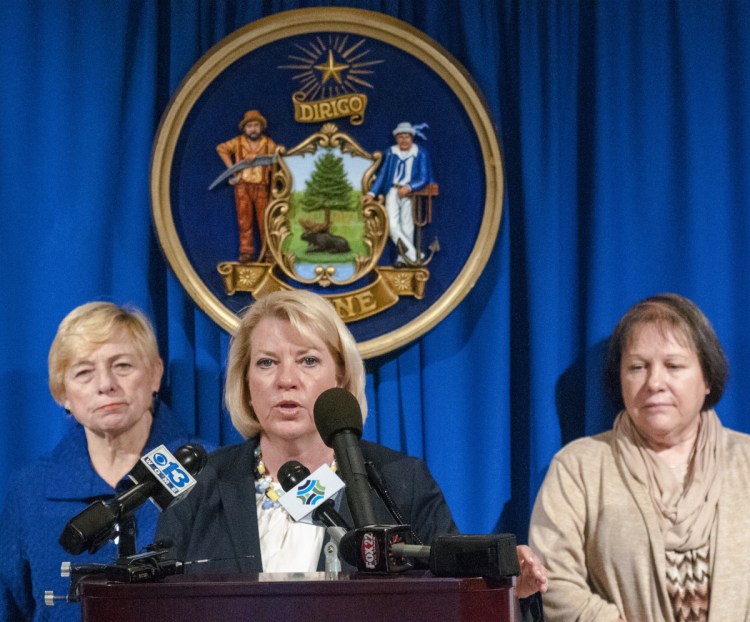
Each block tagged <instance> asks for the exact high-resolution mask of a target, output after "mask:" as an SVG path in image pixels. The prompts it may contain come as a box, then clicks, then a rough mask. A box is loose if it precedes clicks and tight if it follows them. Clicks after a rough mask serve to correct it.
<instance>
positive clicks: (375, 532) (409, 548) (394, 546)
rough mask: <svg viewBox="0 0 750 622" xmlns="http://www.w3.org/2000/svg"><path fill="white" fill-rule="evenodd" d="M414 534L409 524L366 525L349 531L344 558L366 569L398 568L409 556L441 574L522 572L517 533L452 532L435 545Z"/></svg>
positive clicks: (344, 541) (343, 541)
mask: <svg viewBox="0 0 750 622" xmlns="http://www.w3.org/2000/svg"><path fill="white" fill-rule="evenodd" d="M410 537H411V532H410V529H409V527H408V526H407V525H398V526H393V527H382V526H377V525H374V526H371V527H364V528H360V529H355V530H354V531H350V532H349V533H347V534H345V535H344V537H343V538H342V539H341V543H340V544H339V552H340V554H341V557H342V558H343V559H344V561H346V562H347V563H349V564H351V565H352V566H355V567H356V568H357V570H361V571H366V572H386V573H388V572H398V571H400V570H403V569H404V568H405V567H406V566H407V565H406V560H407V558H411V559H420V560H427V561H429V567H430V572H432V574H434V575H436V576H439V577H486V578H489V579H501V578H503V577H510V576H515V575H518V574H519V573H520V572H521V568H520V565H519V563H518V554H517V553H516V537H515V536H514V535H513V534H509V533H502V534H494V535H453V534H449V535H444V536H439V537H437V538H436V539H435V540H434V542H433V543H432V545H431V546H424V545H416V544H411V543H410V542H409V538H410Z"/></svg>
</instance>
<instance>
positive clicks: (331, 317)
mask: <svg viewBox="0 0 750 622" xmlns="http://www.w3.org/2000/svg"><path fill="white" fill-rule="evenodd" d="M266 317H272V318H277V319H280V320H285V321H287V322H289V323H290V324H291V325H292V327H293V328H294V329H295V330H296V331H297V332H299V334H300V335H301V336H302V337H303V338H304V339H310V340H312V338H313V337H316V338H318V339H321V340H322V341H323V343H325V345H326V346H327V347H328V350H329V352H330V353H331V356H332V357H333V360H334V362H335V363H336V367H337V370H338V375H339V382H340V386H341V387H343V388H344V389H346V390H347V391H349V392H350V393H351V394H352V395H354V397H356V398H357V401H358V402H359V405H360V407H361V408H362V423H364V421H365V418H366V417H367V400H366V399H365V366H364V363H363V362H362V357H361V355H360V353H359V349H358V348H357V343H356V342H355V341H354V337H353V336H352V334H351V333H350V332H349V329H348V328H347V327H346V324H344V322H343V320H342V319H341V318H340V317H339V316H338V314H337V313H336V310H335V309H334V308H333V305H332V304H331V303H330V302H328V301H327V300H326V299H325V298H323V297H322V296H318V295H316V294H313V293H312V292H308V291H305V290H302V289H293V290H281V291H276V292H273V293H270V294H267V295H265V296H263V297H261V298H259V299H258V300H257V301H256V302H255V303H253V304H252V305H251V306H250V307H248V308H247V309H246V310H245V312H244V313H243V314H242V316H241V318H240V325H239V328H238V329H237V332H236V333H235V334H234V336H233V337H232V341H231V343H230V345H229V358H228V362H227V377H226V382H225V385H224V402H225V403H226V406H227V410H228V411H229V415H230V417H231V419H232V423H233V424H234V427H235V428H236V429H237V431H238V432H239V433H240V434H242V436H243V437H244V438H250V437H252V436H256V435H257V434H259V433H260V423H259V422H258V417H257V415H256V414H255V411H254V410H253V406H252V396H251V395H250V387H249V386H248V379H247V375H248V371H249V368H250V362H251V361H250V355H251V350H252V333H253V330H254V329H255V327H256V326H257V325H258V322H260V321H261V320H262V319H263V318H266Z"/></svg>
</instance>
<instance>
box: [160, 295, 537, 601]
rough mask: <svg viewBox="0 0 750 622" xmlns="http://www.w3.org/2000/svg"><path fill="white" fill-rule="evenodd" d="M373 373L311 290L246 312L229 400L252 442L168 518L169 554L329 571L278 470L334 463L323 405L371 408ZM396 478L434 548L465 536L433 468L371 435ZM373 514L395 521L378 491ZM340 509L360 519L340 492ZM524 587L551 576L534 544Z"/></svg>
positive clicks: (386, 471)
mask: <svg viewBox="0 0 750 622" xmlns="http://www.w3.org/2000/svg"><path fill="white" fill-rule="evenodd" d="M364 385H365V371H364V365H363V363H362V359H361V357H360V354H359V351H358V349H357V345H356V343H355V341H354V338H353V337H352V335H351V333H350V332H349V330H348V329H347V328H346V326H345V324H344V322H343V321H342V320H341V319H340V318H339V317H338V315H337V314H336V312H335V310H334V308H333V306H332V305H331V304H330V303H329V302H328V301H327V300H325V299H324V298H322V297H320V296H317V295H315V294H313V293H310V292H306V291H303V290H291V291H278V292H274V293H272V294H269V295H267V296H265V297H262V298H260V299H259V300H257V301H256V302H255V303H253V305H252V306H251V307H249V309H248V310H247V311H246V312H245V313H244V314H243V316H242V318H241V321H240V325H239V328H238V330H237V332H236V334H235V335H234V337H233V338H232V342H231V345H230V349H229V360H228V365H227V376H226V385H225V402H226V405H227V408H228V410H229V413H230V416H231V418H232V423H233V424H234V426H235V428H237V430H238V431H239V432H240V433H241V434H242V435H243V436H244V437H245V438H246V439H247V440H246V441H245V442H244V443H241V444H239V445H235V446H231V447H224V448H222V449H219V450H218V451H216V452H214V453H213V454H212V455H211V456H210V457H209V462H208V465H207V466H206V467H205V468H204V469H203V471H202V472H201V473H200V474H199V475H198V477H197V480H198V484H197V485H196V487H195V489H194V490H193V491H192V492H191V493H190V495H189V496H188V497H187V499H185V501H183V502H181V503H179V504H176V505H174V506H172V507H170V508H168V509H167V510H166V511H165V512H164V513H163V514H162V516H161V518H160V522H159V528H158V530H157V538H160V539H169V540H171V541H172V543H173V544H174V548H173V550H172V551H171V555H172V556H173V557H175V558H177V559H180V560H182V561H190V560H207V561H206V562H205V563H193V564H190V565H189V566H188V567H187V569H186V570H187V571H188V572H203V573H217V572H310V571H316V570H323V568H324V558H323V554H322V548H323V543H324V538H325V530H324V528H323V527H320V526H317V525H311V524H305V523H302V522H295V521H294V520H293V519H292V518H291V516H290V515H289V514H288V513H287V511H286V510H285V509H284V508H283V507H281V506H280V505H279V501H278V497H279V494H280V493H281V491H282V489H281V486H280V485H279V483H278V480H277V474H278V471H279V469H280V468H281V466H282V465H284V464H285V463H287V462H288V461H290V460H296V461H298V462H300V463H301V464H302V465H304V466H305V467H307V469H309V470H310V472H314V471H315V470H316V469H318V468H319V467H321V466H322V465H324V464H327V465H329V466H331V467H332V468H333V469H334V470H335V468H336V461H335V456H334V451H333V449H331V447H328V446H327V445H326V444H325V443H324V442H323V439H322V438H321V436H320V434H319V432H318V429H317V427H316V424H315V420H314V405H315V402H316V400H317V398H318V396H319V395H320V394H321V393H322V392H323V391H325V390H327V389H331V388H333V387H340V388H343V389H346V390H347V391H349V392H350V393H351V394H352V395H354V397H355V398H356V400H357V401H358V403H359V406H360V409H361V414H362V419H363V420H364V418H365V417H366V414H367V403H366V401H365V393H364ZM361 448H362V453H363V455H364V460H365V461H371V462H373V463H374V464H375V466H376V468H377V469H378V470H379V471H380V473H381V474H382V475H383V477H384V479H385V480H386V482H388V483H389V484H390V485H391V486H392V489H391V494H392V496H393V498H394V500H395V502H396V504H397V505H398V507H399V508H400V510H401V512H402V513H403V515H404V519H405V523H406V524H408V525H410V526H411V527H412V528H413V530H414V531H415V532H416V534H417V535H418V536H419V537H420V538H421V540H422V541H423V542H424V543H425V544H430V542H431V541H432V540H433V539H434V538H435V537H436V536H439V535H443V534H450V533H456V532H457V528H456V525H455V523H454V522H453V518H452V516H451V512H450V510H449V509H448V506H447V504H446V502H445V498H444V497H443V494H442V492H441V490H440V488H439V486H438V484H437V483H436V482H435V480H434V479H433V478H432V476H431V475H430V472H429V470H428V468H427V465H426V464H425V463H424V462H423V461H422V460H419V459H416V458H411V457H408V456H405V455H404V454H401V453H399V452H396V451H393V450H391V449H388V448H386V447H383V446H380V445H376V444H373V443H368V442H365V441H362V442H361ZM372 506H373V512H374V515H375V519H376V521H377V522H378V523H379V524H392V523H393V518H392V517H391V516H390V514H389V513H388V511H387V508H386V506H385V504H384V503H382V501H381V500H380V499H379V498H378V497H376V496H373V497H372ZM338 512H339V514H340V515H341V516H342V517H343V518H344V520H346V521H347V522H349V524H351V516H352V513H351V509H350V508H349V506H348V504H347V500H346V498H344V499H342V503H341V506H340V508H339V510H338ZM519 554H521V555H523V559H522V562H523V563H522V568H523V572H522V576H521V579H519V585H518V591H519V595H522V596H528V595H529V594H532V593H534V592H536V591H538V590H539V589H540V588H542V589H544V588H546V576H545V574H544V569H543V568H542V566H541V564H540V563H539V562H536V561H533V556H531V552H530V550H529V549H528V547H523V548H522V549H521V553H519Z"/></svg>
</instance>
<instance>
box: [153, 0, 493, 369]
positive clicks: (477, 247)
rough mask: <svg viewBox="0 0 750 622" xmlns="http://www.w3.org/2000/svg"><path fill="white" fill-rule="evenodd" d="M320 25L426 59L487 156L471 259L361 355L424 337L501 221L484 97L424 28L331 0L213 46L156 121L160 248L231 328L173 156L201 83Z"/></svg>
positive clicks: (459, 293)
mask: <svg viewBox="0 0 750 622" xmlns="http://www.w3.org/2000/svg"><path fill="white" fill-rule="evenodd" d="M321 30H323V31H325V32H334V33H335V32H341V33H350V34H357V35H362V36H366V37H370V38H374V39H378V40H380V41H381V42H383V43H387V44H389V45H391V46H393V47H394V48H397V49H399V50H401V51H402V52H405V53H407V54H409V55H411V56H413V57H415V58H417V59H418V60H420V61H421V62H423V63H424V64H425V65H426V66H427V67H429V68H430V69H431V70H432V71H434V72H435V73H436V74H437V75H438V76H439V77H440V78H441V79H442V80H443V81H444V82H445V84H446V85H447V86H448V87H449V88H450V89H451V90H452V91H453V93H454V94H455V95H456V97H457V98H458V100H459V101H460V102H461V104H462V106H463V107H464V110H465V112H466V115H467V117H468V118H469V120H470V121H471V124H472V125H473V127H474V130H475V132H476V136H477V140H478V142H479V145H480V148H481V153H482V160H483V162H484V174H485V179H486V189H485V206H484V212H483V217H482V222H481V225H480V229H479V233H478V235H477V239H476V241H475V244H474V247H473V249H472V251H471V254H470V255H469V257H468V259H467V261H466V263H465V264H464V266H463V267H462V269H461V271H460V272H459V274H458V276H457V277H456V279H455V280H454V281H453V283H452V284H451V285H450V286H449V287H448V288H447V289H446V290H445V292H443V294H442V295H441V296H440V298H438V300H437V301H436V302H435V303H433V304H432V306H431V307H430V308H429V309H427V310H426V311H424V312H423V313H422V314H420V315H419V316H417V317H416V318H414V319H413V320H411V321H410V322H408V323H406V324H404V325H403V326H400V327H398V328H396V329H394V330H393V331H391V332H390V333H387V334H384V335H381V336H379V337H376V338H373V339H369V340H367V341H363V342H361V343H359V349H360V353H361V354H362V356H363V357H364V358H371V357H374V356H379V355H381V354H386V353H388V352H390V351H392V350H395V349H396V348H399V347H401V346H403V345H406V344H408V343H410V342H411V341H413V340H415V339H417V338H419V337H421V336H422V335H423V334H424V333H426V332H427V331H428V330H430V329H431V328H432V327H434V326H435V325H436V324H438V322H440V321H441V320H442V319H443V318H444V317H445V316H447V315H448V313H450V312H451V311H452V310H453V309H454V308H455V307H456V306H457V305H458V304H459V303H460V302H461V301H462V300H463V298H464V297H465V296H466V294H467V293H468V292H469V290H470V289H471V288H472V287H473V286H474V284H475V283H476V282H477V280H478V279H479V276H480V275H481V273H482V270H483V269H484V267H485V265H486V264H487V261H488V259H489V256H490V253H491V252H492V248H493V246H494V244H495V239H496V238H497V232H498V229H499V227H500V217H501V213H502V205H503V187H504V183H503V179H504V178H503V164H502V154H501V151H500V146H499V144H498V141H497V136H496V134H495V131H494V128H493V125H492V122H491V120H490V117H489V114H488V111H487V107H486V105H485V103H484V99H483V97H482V95H481V94H480V92H479V89H478V87H477V85H476V84H475V82H474V80H473V79H472V78H471V76H470V75H469V74H468V72H467V71H466V70H465V69H464V68H463V67H462V66H461V65H460V63H459V62H458V61H457V60H456V59H455V58H454V57H453V56H451V54H450V53H449V52H447V51H446V50H445V49H443V48H442V47H441V46H440V45H439V44H438V43H436V42H435V41H433V40H432V39H430V38H429V37H428V36H427V35H425V34H424V33H423V32H421V31H419V30H417V29H416V28H414V27H412V26H410V25H409V24H406V23H405V22H402V21H401V20H398V19H395V18H392V17H389V16H387V15H384V14H382V13H376V12H374V11H366V10H362V9H351V8H329V7H326V8H310V9H297V10H292V11H285V12H282V13H277V14H275V15H272V16H270V17H266V18H263V19H260V20H258V21H255V22H252V23H250V24H248V25H247V26H245V27H243V28H240V29H239V30H237V31H235V32H234V33H232V34H231V35H229V36H228V37H226V38H225V39H223V40H222V41H220V42H219V43H217V44H216V45H214V46H213V47H212V48H211V49H210V50H209V51H208V52H206V54H205V55H204V56H203V57H202V58H201V59H200V60H199V61H198V62H197V63H196V64H195V65H194V66H193V68H192V69H191V71H190V72H189V73H188V75H187V76H186V77H185V79H184V80H183V81H182V84H181V85H180V87H179V88H178V90H177V92H176V94H175V95H174V97H173V99H172V101H171V103H170V105H169V107H168V108H167V110H166V112H165V114H164V116H163V118H162V120H161V123H160V125H159V129H158V131H157V136H156V140H155V143H154V151H153V158H152V162H151V200H152V202H153V206H152V211H153V218H154V224H155V227H156V230H157V235H158V238H159V242H160V244H161V246H162V249H163V251H164V253H165V255H166V256H167V259H168V261H169V263H170V265H171V266H172V269H173V270H174V271H175V274H176V275H177V278H178V279H179V280H180V282H181V283H182V285H183V287H184V288H185V289H186V290H187V292H188V294H189V295H190V296H191V298H193V300H194V301H195V302H196V303H197V304H198V306H199V307H200V308H201V309H202V310H203V311H204V312H206V313H207V314H208V315H209V316H210V317H211V318H212V319H213V320H214V321H215V322H216V323H217V324H219V326H221V327H222V328H223V329H224V330H226V331H228V332H229V333H234V332H235V331H236V329H237V327H238V325H239V318H238V317H237V315H236V314H235V313H234V312H233V311H232V310H230V309H228V308H227V307H226V306H225V305H224V304H223V303H222V302H221V301H220V300H219V299H218V298H217V297H216V296H215V295H214V293H213V292H212V291H211V290H210V289H209V288H208V287H207V286H206V284H205V283H204V282H203V281H202V280H201V278H200V277H199V276H198V274H197V273H196V271H195V270H194V268H193V266H192V265H191V263H190V261H189V260H188V257H187V255H186V253H185V250H184V249H183V246H182V243H181V242H180V239H179V237H178V235H177V231H176V229H175V224H174V220H173V218H172V209H171V201H170V181H171V178H172V164H173V160H172V158H173V156H174V153H175V148H176V145H177V142H178V140H179V136H180V132H181V130H182V127H183V125H184V123H185V121H186V119H187V117H188V114H189V113H190V111H191V109H192V108H193V106H194V105H195V103H196V102H197V100H198V98H199V97H200V96H201V95H202V94H203V92H204V90H205V89H206V88H207V87H208V86H209V85H210V84H211V83H212V82H213V81H214V80H215V79H216V78H217V77H218V76H219V75H220V74H221V73H222V72H223V71H224V70H225V69H226V68H227V67H229V65H231V64H232V63H233V62H235V61H236V60H238V59H240V58H242V57H244V56H245V55H247V54H248V53H250V52H252V51H254V50H256V49H258V48H260V47H262V46H264V45H266V44H269V43H273V42H275V41H277V40H278V39H281V38H285V37H291V36H296V35H305V34H309V33H315V32H320V31H321Z"/></svg>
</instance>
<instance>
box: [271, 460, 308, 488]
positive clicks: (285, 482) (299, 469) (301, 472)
mask: <svg viewBox="0 0 750 622" xmlns="http://www.w3.org/2000/svg"><path fill="white" fill-rule="evenodd" d="M276 475H277V477H278V480H279V484H281V487H282V488H283V489H284V492H286V491H287V490H291V489H292V488H294V487H295V486H296V485H297V484H299V483H300V482H303V481H304V480H305V479H307V477H308V476H309V475H310V469H308V468H307V467H306V466H305V465H304V464H302V463H301V462H297V461H296V460H289V462H285V463H284V464H282V465H281V468H280V469H279V472H278V473H277V474H276Z"/></svg>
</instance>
